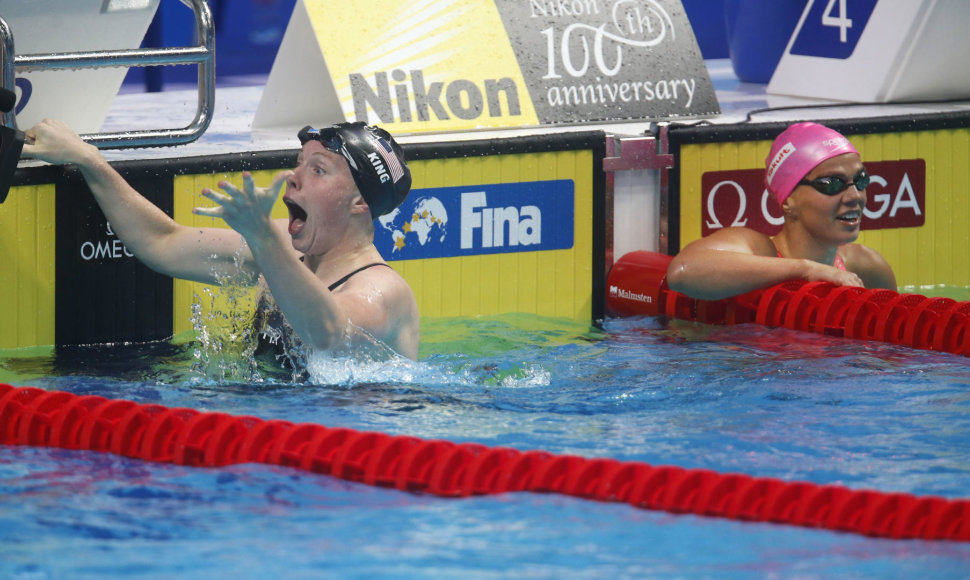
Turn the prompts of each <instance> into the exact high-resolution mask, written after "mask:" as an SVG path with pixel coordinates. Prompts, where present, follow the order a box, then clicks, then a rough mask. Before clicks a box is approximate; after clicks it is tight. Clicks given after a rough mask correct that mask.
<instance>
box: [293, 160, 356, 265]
mask: <svg viewBox="0 0 970 580" xmlns="http://www.w3.org/2000/svg"><path fill="white" fill-rule="evenodd" d="M357 195H359V194H358V193H357V185H356V184H355V183H354V178H353V176H352V175H351V173H350V166H349V165H347V161H346V160H345V159H344V158H343V157H342V156H341V155H338V154H336V153H333V152H332V151H329V150H327V149H326V148H324V146H323V145H322V144H321V143H320V142H318V141H307V142H306V143H305V144H304V145H303V150H302V151H301V152H300V156H299V158H298V159H297V165H296V168H294V170H293V175H292V177H290V179H289V181H287V187H286V194H285V195H284V196H283V202H284V203H285V204H286V207H287V209H288V210H289V212H290V224H289V233H290V236H291V237H292V240H293V248H294V249H296V250H298V251H300V252H303V253H304V254H323V253H326V252H327V251H328V250H330V249H331V248H332V247H333V246H334V244H335V243H336V241H337V240H339V239H340V237H341V236H343V235H344V233H345V230H346V227H347V224H348V222H349V220H348V216H349V215H350V210H351V206H352V204H353V202H354V199H355V197H356V196H357Z"/></svg>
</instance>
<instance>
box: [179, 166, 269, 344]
mask: <svg viewBox="0 0 970 580" xmlns="http://www.w3.org/2000/svg"><path fill="white" fill-rule="evenodd" d="M278 172H279V169H269V170H264V171H252V172H251V173H252V175H253V180H254V181H255V183H256V184H257V185H267V184H269V183H270V182H271V181H272V179H273V177H274V176H275V175H276V174H277V173H278ZM222 180H225V181H229V182H231V183H236V184H241V183H242V172H238V173H217V174H209V175H181V176H176V177H175V180H174V184H173V187H174V196H175V202H174V206H175V209H174V213H175V215H174V218H175V221H177V222H179V223H180V224H185V225H190V226H193V227H215V228H228V227H229V226H227V225H226V222H224V221H222V220H220V219H216V218H210V217H206V216H200V215H196V214H194V213H192V208H194V207H200V206H211V205H213V204H212V202H211V201H209V200H208V199H206V198H204V197H202V195H201V193H200V192H201V191H202V190H203V189H204V188H207V187H208V188H210V189H213V190H216V191H218V190H219V188H218V183H219V181H222ZM281 199H282V196H281ZM281 199H280V200H277V202H276V205H275V206H273V213H272V217H274V218H285V217H287V215H288V212H287V210H286V206H285V205H284V204H283V202H282V201H281ZM173 294H174V296H173V305H172V316H173V320H172V329H173V333H174V334H175V335H178V334H180V333H182V332H185V331H188V330H192V329H193V324H192V320H193V316H195V317H198V316H201V317H202V319H204V320H206V321H207V324H206V327H207V329H209V331H210V332H211V331H213V330H214V329H215V328H216V327H218V326H219V325H220V324H223V325H227V326H228V327H231V326H233V324H236V323H239V322H240V319H241V318H243V317H245V318H249V317H251V316H252V313H253V311H254V310H255V305H256V298H257V291H256V289H255V288H237V287H232V288H226V287H220V286H211V285H208V284H201V283H199V282H190V281H187V280H175V281H174V288H173ZM193 304H197V305H199V307H200V312H199V313H198V314H195V315H194V314H193V312H192V305H193ZM213 325H215V326H213Z"/></svg>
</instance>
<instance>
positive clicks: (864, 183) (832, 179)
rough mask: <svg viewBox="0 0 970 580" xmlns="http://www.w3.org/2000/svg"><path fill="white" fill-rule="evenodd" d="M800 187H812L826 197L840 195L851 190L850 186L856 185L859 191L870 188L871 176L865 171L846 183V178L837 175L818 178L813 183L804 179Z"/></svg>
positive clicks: (800, 182) (799, 183)
mask: <svg viewBox="0 0 970 580" xmlns="http://www.w3.org/2000/svg"><path fill="white" fill-rule="evenodd" d="M798 185H810V186H812V188H813V189H815V191H817V192H819V193H823V194H825V195H838V194H840V193H842V192H843V191H845V190H846V189H849V186H850V185H855V188H856V189H858V190H859V191H862V190H864V189H865V188H867V187H869V174H868V173H866V170H865V169H863V170H861V171H859V173H856V174H855V177H853V178H852V180H851V181H846V179H845V178H844V177H839V176H836V175H826V176H825V177H817V178H815V179H813V180H811V181H809V180H807V179H803V180H801V181H799V182H798Z"/></svg>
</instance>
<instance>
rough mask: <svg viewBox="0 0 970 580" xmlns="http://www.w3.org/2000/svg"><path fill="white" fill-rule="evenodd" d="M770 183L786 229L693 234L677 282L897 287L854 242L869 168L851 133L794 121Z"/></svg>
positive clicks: (679, 260)
mask: <svg viewBox="0 0 970 580" xmlns="http://www.w3.org/2000/svg"><path fill="white" fill-rule="evenodd" d="M764 183H765V188H766V189H767V191H768V193H770V194H771V196H772V197H773V198H774V199H775V201H777V202H778V204H779V205H780V206H781V208H782V210H783V212H784V219H785V222H784V225H783V226H782V228H781V231H780V232H778V233H777V234H776V235H774V236H768V235H767V234H766V233H764V232H759V231H755V230H753V229H750V228H747V227H729V228H723V229H720V230H717V231H715V232H713V233H711V234H710V235H708V236H706V237H703V238H701V239H699V240H695V241H693V242H691V243H690V244H688V245H687V246H685V247H684V249H683V250H682V251H681V252H680V253H679V254H678V255H677V256H675V257H674V259H673V260H672V261H671V262H670V266H669V268H668V269H667V284H668V285H669V287H670V288H671V289H673V290H675V291H677V292H680V293H682V294H686V295H688V296H690V297H692V298H697V299H703V300H718V299H721V298H728V297H731V296H737V295H739V294H744V293H745V292H750V291H753V290H757V289H760V288H765V287H768V286H772V285H775V284H780V283H782V282H785V281H788V280H796V279H801V280H808V281H827V282H831V283H833V284H835V285H837V286H863V287H866V288H887V289H891V290H896V289H897V287H896V278H895V275H894V274H893V271H892V267H890V265H889V264H888V263H887V262H886V260H885V259H884V258H883V257H882V256H881V255H880V254H879V253H878V252H876V251H875V250H873V249H871V248H868V247H866V246H863V245H861V244H857V243H854V242H855V240H856V239H857V238H858V236H859V230H860V226H861V223H862V219H863V215H864V210H865V207H866V200H867V198H866V187H868V185H869V174H868V173H867V172H866V168H865V166H864V165H863V164H862V160H861V158H860V156H859V152H858V151H857V150H856V148H855V147H854V146H853V145H852V143H851V142H850V141H849V140H848V139H847V138H846V137H845V136H844V135H842V134H841V133H839V132H838V131H835V130H833V129H830V128H828V127H825V126H824V125H820V124H818V123H809V122H805V123H796V124H793V125H791V126H789V127H788V128H787V129H785V130H784V131H783V132H782V133H781V134H780V135H778V137H777V138H776V139H775V140H774V142H773V143H772V145H771V149H770V150H769V152H768V155H767V157H766V158H765V177H764Z"/></svg>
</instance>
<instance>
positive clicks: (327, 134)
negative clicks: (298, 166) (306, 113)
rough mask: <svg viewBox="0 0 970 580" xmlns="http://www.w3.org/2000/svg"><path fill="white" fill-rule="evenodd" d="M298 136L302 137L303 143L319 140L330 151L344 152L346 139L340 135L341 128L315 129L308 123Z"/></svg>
mask: <svg viewBox="0 0 970 580" xmlns="http://www.w3.org/2000/svg"><path fill="white" fill-rule="evenodd" d="M297 137H298V138H299V139H300V143H301V144H302V143H306V142H307V141H310V140H313V141H319V142H320V144H321V145H323V146H324V147H325V148H326V149H327V150H328V151H332V152H334V153H341V154H342V153H343V149H344V140H343V138H342V137H341V136H340V130H339V129H338V128H336V127H325V128H323V129H314V128H313V127H310V126H309V125H308V126H306V127H304V128H302V129H300V132H299V133H298V134H297Z"/></svg>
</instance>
